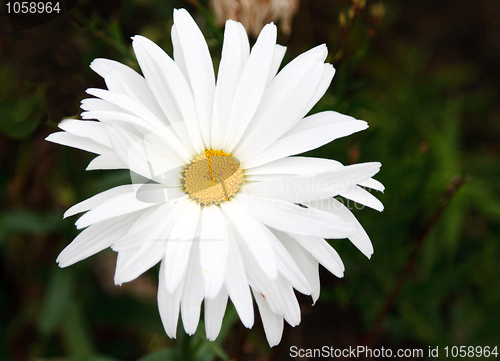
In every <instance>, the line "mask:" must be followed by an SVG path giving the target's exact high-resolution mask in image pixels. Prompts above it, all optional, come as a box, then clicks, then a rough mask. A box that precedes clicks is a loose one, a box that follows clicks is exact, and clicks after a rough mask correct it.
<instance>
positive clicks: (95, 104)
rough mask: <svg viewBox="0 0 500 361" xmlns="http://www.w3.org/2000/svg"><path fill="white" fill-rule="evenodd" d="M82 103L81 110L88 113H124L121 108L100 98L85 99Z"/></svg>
mask: <svg viewBox="0 0 500 361" xmlns="http://www.w3.org/2000/svg"><path fill="white" fill-rule="evenodd" d="M80 103H81V104H80V108H81V109H83V110H88V111H94V110H109V111H113V112H121V111H122V110H121V108H120V107H118V106H116V105H113V104H111V103H109V102H107V101H105V100H102V99H98V98H87V99H83V100H82V101H81V102H80Z"/></svg>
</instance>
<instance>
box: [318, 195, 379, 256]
mask: <svg viewBox="0 0 500 361" xmlns="http://www.w3.org/2000/svg"><path fill="white" fill-rule="evenodd" d="M311 206H316V207H318V208H320V209H322V210H323V211H325V212H330V213H332V214H335V215H337V216H339V217H342V218H343V219H345V220H346V221H348V222H353V223H355V224H356V225H357V227H358V232H357V233H356V234H354V235H352V236H350V237H349V240H350V241H351V242H352V244H354V245H355V246H356V247H357V248H358V249H359V250H360V251H361V252H362V253H363V254H364V255H365V256H366V257H368V258H370V257H371V255H372V254H373V245H372V242H371V241H370V238H369V237H368V234H367V233H366V232H365V230H364V229H363V227H362V226H361V224H360V223H359V221H358V220H357V219H356V217H355V216H354V214H352V212H351V211H350V210H349V209H348V208H347V207H346V206H344V205H343V204H342V203H340V202H339V201H338V200H336V199H335V198H331V199H325V200H323V201H321V202H317V203H315V205H311Z"/></svg>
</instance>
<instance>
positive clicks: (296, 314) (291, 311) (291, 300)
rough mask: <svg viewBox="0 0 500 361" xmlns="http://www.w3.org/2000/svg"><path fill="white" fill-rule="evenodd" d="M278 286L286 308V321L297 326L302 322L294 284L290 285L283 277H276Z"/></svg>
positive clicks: (284, 308)
mask: <svg viewBox="0 0 500 361" xmlns="http://www.w3.org/2000/svg"><path fill="white" fill-rule="evenodd" d="M276 288H277V289H278V292H279V293H280V294H281V299H282V301H283V310H284V314H283V316H284V318H285V320H286V322H288V323H289V324H290V326H292V327H295V326H297V325H298V324H299V323H300V306H299V302H298V301H297V297H295V293H294V292H293V288H292V286H290V285H289V284H288V283H287V282H286V281H285V280H284V279H283V277H278V278H277V279H276Z"/></svg>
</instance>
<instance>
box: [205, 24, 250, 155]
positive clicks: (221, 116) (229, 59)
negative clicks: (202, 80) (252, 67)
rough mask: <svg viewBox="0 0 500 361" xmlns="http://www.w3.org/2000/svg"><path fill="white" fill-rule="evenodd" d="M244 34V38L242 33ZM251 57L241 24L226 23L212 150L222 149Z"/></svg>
mask: <svg viewBox="0 0 500 361" xmlns="http://www.w3.org/2000/svg"><path fill="white" fill-rule="evenodd" d="M242 32H243V33H244V35H243V36H242V35H241V33H242ZM248 55H249V44H248V37H247V36H246V33H245V29H244V28H243V25H241V23H238V22H236V21H233V20H228V21H227V22H226V28H225V30H224V43H223V44H222V55H221V61H220V65H219V73H218V75H217V86H216V87H215V95H214V108H213V116H212V137H211V138H212V139H211V145H210V147H211V148H212V149H222V146H223V140H224V132H225V129H226V125H227V122H228V119H229V113H230V111H231V106H232V104H233V98H234V93H235V91H236V87H237V85H238V80H239V79H240V75H241V71H242V69H243V66H244V65H245V63H246V61H247V59H248Z"/></svg>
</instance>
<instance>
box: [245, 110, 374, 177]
mask: <svg viewBox="0 0 500 361" xmlns="http://www.w3.org/2000/svg"><path fill="white" fill-rule="evenodd" d="M366 128H368V124H367V123H366V122H364V121H362V120H356V119H354V118H352V117H348V116H344V115H342V114H340V113H336V112H331V111H327V112H321V113H317V114H314V115H311V116H308V117H306V118H304V119H303V120H302V121H300V122H299V123H297V125H295V126H294V127H293V128H292V129H290V130H289V131H288V132H287V133H286V134H284V135H283V137H281V138H280V139H278V140H277V141H276V142H274V143H273V144H271V145H270V146H269V147H268V148H267V149H265V151H263V152H261V153H260V154H257V155H256V156H254V157H253V158H251V159H249V160H245V161H244V162H243V166H244V167H245V168H253V167H257V166H259V165H262V164H266V163H269V162H271V161H273V160H276V159H280V158H284V157H287V156H290V155H295V154H299V153H304V152H307V151H309V150H313V149H316V148H319V147H321V146H322V145H325V144H327V143H329V142H331V141H333V140H335V139H337V138H341V137H345V136H347V135H350V134H352V133H355V132H359V131H361V130H364V129H366Z"/></svg>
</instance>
